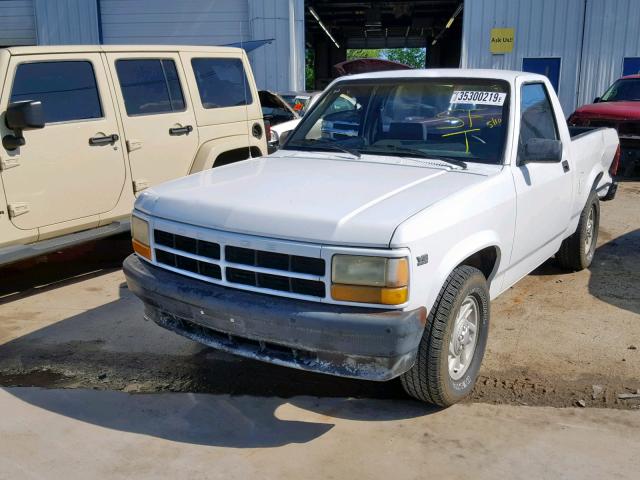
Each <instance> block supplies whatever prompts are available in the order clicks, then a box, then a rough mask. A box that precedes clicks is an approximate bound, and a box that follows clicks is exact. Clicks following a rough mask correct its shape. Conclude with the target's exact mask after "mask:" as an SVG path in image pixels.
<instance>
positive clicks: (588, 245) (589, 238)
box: [584, 205, 596, 255]
mask: <svg viewBox="0 0 640 480" xmlns="http://www.w3.org/2000/svg"><path fill="white" fill-rule="evenodd" d="M595 219H596V209H595V207H594V206H593V205H592V206H591V209H590V210H589V216H588V217H587V227H586V234H585V239H584V251H585V253H586V254H587V255H590V254H591V250H592V249H593V239H594V237H595Z"/></svg>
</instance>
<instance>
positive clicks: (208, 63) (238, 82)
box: [191, 58, 253, 108]
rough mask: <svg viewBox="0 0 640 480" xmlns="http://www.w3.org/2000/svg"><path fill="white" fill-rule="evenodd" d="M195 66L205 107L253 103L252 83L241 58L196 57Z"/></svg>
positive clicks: (199, 90) (197, 81)
mask: <svg viewBox="0 0 640 480" xmlns="http://www.w3.org/2000/svg"><path fill="white" fill-rule="evenodd" d="M191 66H192V67H193V73H194V75H195V77H196V83H197V85H198V92H199V93H200V101H201V102H202V106H203V107H204V108H222V107H237V106H242V105H250V104H251V103H253V97H252V96H251V89H250V87H249V81H248V80H247V75H246V73H245V71H244V67H243V66H242V61H241V60H240V59H237V58H194V59H192V60H191Z"/></svg>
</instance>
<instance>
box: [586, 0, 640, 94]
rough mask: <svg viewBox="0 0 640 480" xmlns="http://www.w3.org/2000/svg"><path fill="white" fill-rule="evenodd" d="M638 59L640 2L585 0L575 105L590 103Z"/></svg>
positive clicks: (627, 0) (639, 49)
mask: <svg viewBox="0 0 640 480" xmlns="http://www.w3.org/2000/svg"><path fill="white" fill-rule="evenodd" d="M624 57H640V0H587V17H586V22H585V35H584V48H583V53H582V74H581V81H580V89H579V95H578V105H583V104H585V103H591V101H592V100H593V99H594V97H597V96H600V95H602V94H603V93H604V91H605V89H606V88H607V87H608V86H609V85H611V83H613V81H614V80H615V79H617V78H619V77H620V76H621V75H622V62H623V59H624Z"/></svg>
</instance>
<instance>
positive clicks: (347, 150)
mask: <svg viewBox="0 0 640 480" xmlns="http://www.w3.org/2000/svg"><path fill="white" fill-rule="evenodd" d="M296 145H298V146H311V145H318V146H322V147H326V148H330V149H332V150H339V151H341V152H344V153H348V154H349V155H353V156H354V157H356V158H360V157H361V156H362V154H361V153H360V152H359V151H358V150H355V149H352V148H347V147H343V146H342V145H340V144H338V143H335V142H330V141H328V140H318V139H315V138H306V139H304V141H302V142H301V141H298V142H295V143H290V144H289V146H290V147H295V146H296Z"/></svg>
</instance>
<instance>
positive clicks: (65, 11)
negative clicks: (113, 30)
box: [35, 0, 100, 45]
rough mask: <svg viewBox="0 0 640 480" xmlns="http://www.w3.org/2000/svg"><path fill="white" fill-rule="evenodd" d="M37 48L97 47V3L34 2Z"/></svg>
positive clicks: (74, 0) (88, 0) (82, 0)
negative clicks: (51, 46)
mask: <svg viewBox="0 0 640 480" xmlns="http://www.w3.org/2000/svg"><path fill="white" fill-rule="evenodd" d="M35 11H36V28H37V32H38V44H39V45H69V44H86V45H92V44H97V43H100V38H99V35H98V31H99V30H98V8H97V4H96V0H35Z"/></svg>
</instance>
